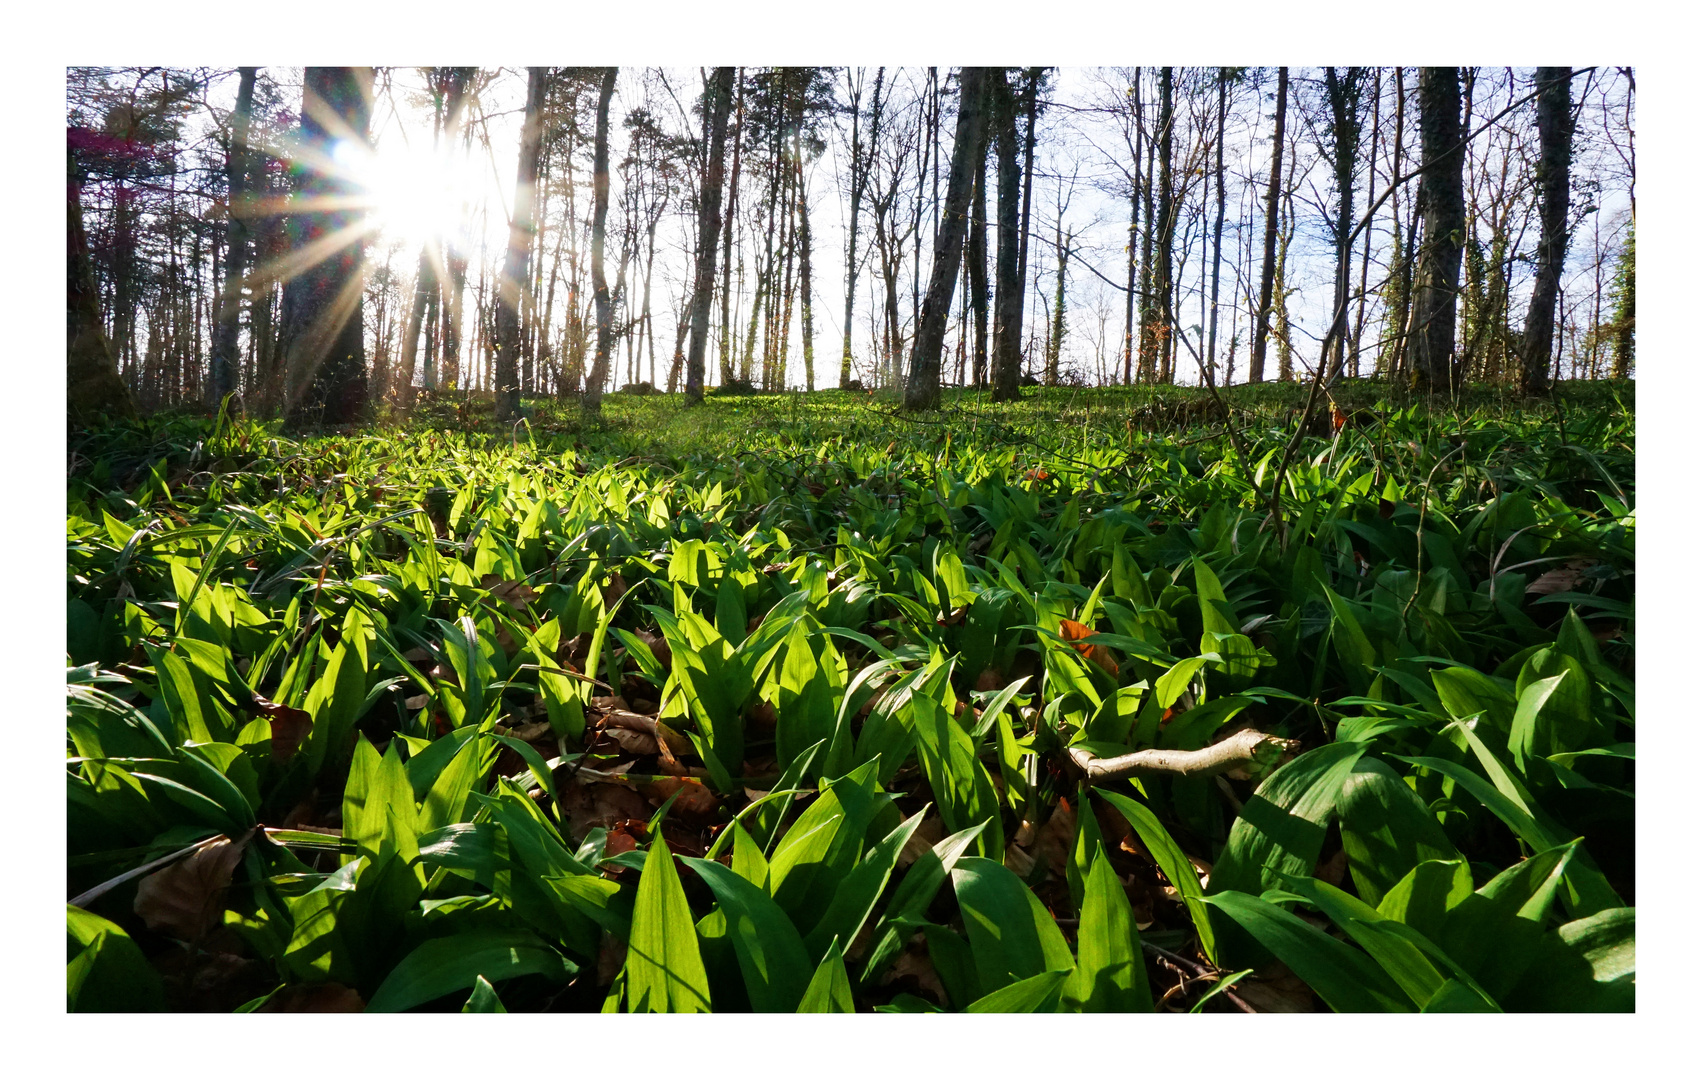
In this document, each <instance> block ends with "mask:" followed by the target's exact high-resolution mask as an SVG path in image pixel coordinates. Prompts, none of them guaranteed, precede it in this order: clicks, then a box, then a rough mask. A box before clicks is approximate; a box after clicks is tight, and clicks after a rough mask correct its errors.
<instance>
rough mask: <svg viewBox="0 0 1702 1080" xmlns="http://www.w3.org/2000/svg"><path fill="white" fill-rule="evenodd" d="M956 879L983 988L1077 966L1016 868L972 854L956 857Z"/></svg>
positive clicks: (984, 989) (996, 987)
mask: <svg viewBox="0 0 1702 1080" xmlns="http://www.w3.org/2000/svg"><path fill="white" fill-rule="evenodd" d="M951 880H952V888H953V889H954V890H955V891H956V893H957V904H958V910H959V911H960V912H961V913H962V916H963V925H964V929H965V930H966V931H968V934H969V945H970V948H971V949H972V950H973V954H974V958H975V973H976V977H977V981H978V982H979V983H980V985H981V989H982V992H983V993H990V992H991V991H993V990H997V989H1000V988H1001V987H1005V986H1008V985H1010V984H1011V983H1013V982H1017V981H1018V980H1021V979H1026V978H1028V977H1029V976H1031V975H1039V974H1040V973H1041V972H1044V971H1058V970H1068V969H1072V968H1074V967H1075V958H1074V957H1073V956H1071V955H1070V947H1069V945H1068V944H1066V943H1065V941H1064V935H1063V934H1062V933H1060V932H1059V930H1058V924H1057V923H1056V922H1054V921H1053V920H1052V916H1051V915H1050V914H1049V913H1048V912H1047V911H1046V908H1045V907H1044V906H1043V905H1042V904H1041V903H1040V898H1039V897H1037V896H1035V895H1034V894H1033V893H1032V892H1030V891H1029V890H1028V887H1027V886H1026V885H1024V884H1023V883H1022V879H1021V878H1019V877H1017V876H1016V875H1015V874H1014V873H1012V872H1011V871H1009V870H1007V869H1006V868H1005V867H1003V866H1001V865H1000V864H998V863H996V862H994V861H992V860H991V859H983V858H974V857H970V858H962V859H959V860H958V861H957V865H956V866H955V867H953V868H952V872H951Z"/></svg>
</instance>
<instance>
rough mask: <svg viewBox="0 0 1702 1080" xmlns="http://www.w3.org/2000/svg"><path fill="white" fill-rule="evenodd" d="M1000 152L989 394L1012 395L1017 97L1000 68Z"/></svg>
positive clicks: (1017, 294)
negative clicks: (991, 374)
mask: <svg viewBox="0 0 1702 1080" xmlns="http://www.w3.org/2000/svg"><path fill="white" fill-rule="evenodd" d="M991 98H992V102H991V104H992V112H993V136H994V143H995V145H996V147H997V151H998V158H999V203H998V230H999V243H998V251H997V254H996V256H995V258H996V260H997V265H996V266H995V267H994V271H993V288H994V294H993V394H992V397H993V400H994V401H1016V400H1017V399H1018V398H1019V397H1020V396H1021V392H1020V389H1019V381H1020V377H1021V373H1022V270H1021V267H1020V265H1019V263H1018V262H1017V249H1018V233H1019V231H1020V228H1021V211H1022V205H1021V204H1022V174H1021V173H1020V171H1019V170H1018V167H1017V141H1016V97H1015V95H1014V94H1013V93H1012V90H1011V86H1010V83H1009V82H1008V81H1007V80H1006V77H1005V73H1004V72H1003V71H997V72H995V73H994V74H993V75H992V77H991Z"/></svg>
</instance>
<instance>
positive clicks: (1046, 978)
mask: <svg viewBox="0 0 1702 1080" xmlns="http://www.w3.org/2000/svg"><path fill="white" fill-rule="evenodd" d="M1069 978H1070V972H1069V971H1067V970H1065V971H1043V972H1041V973H1040V974H1038V975H1031V976H1029V977H1028V978H1026V979H1020V980H1018V981H1017V982H1014V983H1011V984H1010V985H1009V986H1005V987H1001V988H1000V989H998V990H995V991H993V992H992V993H991V994H987V995H986V996H984V997H980V998H977V999H975V1000H974V1001H972V1002H970V1003H969V1004H968V1006H966V1007H965V1008H964V1010H963V1011H964V1012H966V1013H1048V1012H1055V1011H1056V1010H1057V1004H1058V995H1059V992H1060V991H1061V990H1062V988H1063V986H1064V982H1065V980H1067V979H1069ZM1149 1008H1150V1005H1149ZM1142 1011H1145V1010H1142Z"/></svg>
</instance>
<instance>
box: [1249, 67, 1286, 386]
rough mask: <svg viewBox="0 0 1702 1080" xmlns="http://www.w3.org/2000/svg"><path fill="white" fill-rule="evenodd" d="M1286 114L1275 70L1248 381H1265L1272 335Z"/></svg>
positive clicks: (1281, 77) (1282, 75) (1282, 78)
mask: <svg viewBox="0 0 1702 1080" xmlns="http://www.w3.org/2000/svg"><path fill="white" fill-rule="evenodd" d="M1287 114H1288V69H1287V68H1278V69H1277V100H1276V126H1275V130H1274V132H1273V133H1272V135H1271V182H1270V186H1269V187H1267V188H1266V189H1265V191H1266V194H1265V266H1264V269H1263V270H1262V271H1261V272H1260V274H1259V313H1258V324H1257V325H1256V327H1255V328H1254V331H1253V351H1252V354H1251V355H1250V356H1249V357H1248V359H1247V381H1248V382H1263V381H1264V379H1265V342H1266V340H1267V339H1268V338H1269V337H1270V334H1271V289H1272V288H1273V287H1274V285H1275V281H1276V257H1277V200H1278V199H1279V198H1280V196H1281V191H1282V155H1283V130H1282V129H1283V121H1284V119H1285V118H1286V117H1287Z"/></svg>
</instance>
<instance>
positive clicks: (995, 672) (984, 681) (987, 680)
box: [975, 667, 1005, 693]
mask: <svg viewBox="0 0 1702 1080" xmlns="http://www.w3.org/2000/svg"><path fill="white" fill-rule="evenodd" d="M1004 685H1005V676H1004V673H1003V672H1001V671H1000V670H999V669H998V668H991V667H990V668H982V669H981V674H979V675H977V676H975V691H976V693H985V692H986V691H988V690H998V689H1000V688H1002V687H1003V686H1004Z"/></svg>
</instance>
